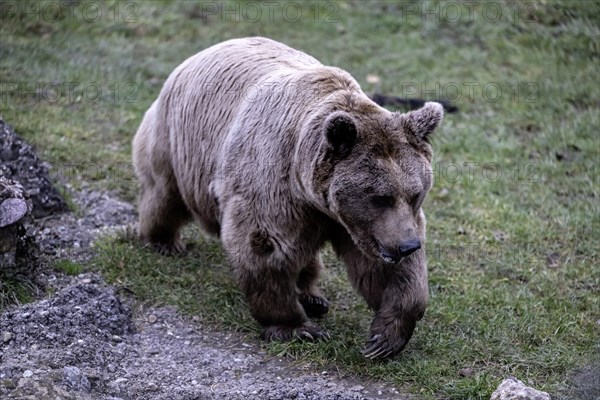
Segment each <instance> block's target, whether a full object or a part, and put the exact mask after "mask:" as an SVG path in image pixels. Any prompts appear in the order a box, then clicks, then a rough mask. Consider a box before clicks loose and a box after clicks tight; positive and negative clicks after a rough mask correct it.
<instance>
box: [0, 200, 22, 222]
mask: <svg viewBox="0 0 600 400" xmlns="http://www.w3.org/2000/svg"><path fill="white" fill-rule="evenodd" d="M26 213H27V202H26V201H25V200H23V199H6V200H4V201H3V202H2V203H0V228H4V227H6V226H8V225H12V224H14V223H16V222H19V221H20V220H21V218H23V217H24V216H25V214H26Z"/></svg>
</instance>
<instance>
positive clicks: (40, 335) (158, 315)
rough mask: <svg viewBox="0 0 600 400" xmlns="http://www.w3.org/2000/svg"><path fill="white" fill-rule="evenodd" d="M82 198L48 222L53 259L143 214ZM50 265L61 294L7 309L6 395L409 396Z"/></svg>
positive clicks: (0, 357) (1, 364) (46, 243)
mask: <svg viewBox="0 0 600 400" xmlns="http://www.w3.org/2000/svg"><path fill="white" fill-rule="evenodd" d="M74 201H75V203H76V204H77V205H78V206H79V207H80V209H81V211H82V213H81V214H82V215H83V217H82V218H76V217H75V216H74V215H73V214H63V215H61V216H59V217H53V218H49V219H46V220H45V221H43V227H41V228H40V230H39V235H38V239H39V242H40V244H41V247H42V250H43V252H44V253H45V254H47V255H48V256H49V257H60V258H65V257H68V258H70V259H75V260H81V259H85V258H87V257H89V255H90V254H91V251H90V244H91V243H93V240H94V238H95V237H96V236H97V235H98V234H101V233H104V232H107V231H110V230H111V229H115V228H120V227H123V226H125V225H127V224H131V223H133V222H134V220H135V210H134V208H133V207H132V206H131V205H130V204H128V203H125V202H122V201H119V200H117V199H115V198H114V197H111V196H110V195H109V194H106V193H98V192H94V191H90V190H83V191H80V192H78V193H76V194H75V195H74ZM66 249H69V250H68V251H67V250H66ZM45 273H46V276H45V277H44V279H45V281H46V282H47V283H48V285H50V286H52V287H53V288H54V289H56V294H55V295H53V296H51V297H49V298H46V299H42V300H40V301H37V302H35V303H32V304H28V305H25V306H21V307H17V308H12V309H9V310H7V311H6V312H4V314H3V315H1V316H0V346H1V347H0V397H1V398H3V399H4V398H6V399H36V400H42V399H104V400H118V399H203V400H204V399H223V400H225V399H227V400H235V399H244V400H249V399H261V400H262V399H273V400H275V399H278V400H279V399H326V400H327V399H407V398H409V397H407V396H401V395H400V394H398V391H397V390H396V389H395V388H393V387H390V386H384V385H380V384H368V383H365V382H358V381H355V380H351V379H348V378H342V377H341V376H339V375H338V374H336V373H335V372H333V371H316V370H314V369H310V368H308V367H304V368H302V367H299V366H294V365H292V364H291V363H290V362H289V361H288V360H281V359H276V358H271V357H269V356H267V354H265V353H264V351H261V348H260V346H259V345H258V342H257V341H256V339H254V338H250V339H249V338H245V339H244V338H243V337H241V336H238V335H234V334H228V333H223V332H213V331H210V330H208V329H206V328H203V327H202V325H201V324H199V323H198V322H196V321H192V320H189V319H186V318H184V317H182V316H181V315H180V314H179V313H178V312H177V310H176V309H174V308H161V309H151V310H141V309H139V306H138V305H137V304H136V303H135V301H133V300H131V298H130V297H129V296H127V294H126V293H118V291H117V289H116V288H114V287H112V286H110V285H107V284H106V283H105V282H104V281H103V279H102V277H101V276H99V275H96V274H82V275H79V276H77V277H66V276H64V275H61V274H57V273H55V272H51V271H46V272H45ZM132 310H137V311H136V312H132ZM244 340H245V341H246V342H244Z"/></svg>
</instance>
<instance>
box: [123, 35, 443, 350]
mask: <svg viewBox="0 0 600 400" xmlns="http://www.w3.org/2000/svg"><path fill="white" fill-rule="evenodd" d="M442 115H443V109H442V106H441V105H440V104H438V103H426V104H425V105H424V106H423V107H422V108H421V109H419V110H416V111H411V112H408V113H406V114H401V113H395V112H390V111H388V110H386V109H384V108H382V107H380V106H378V105H377V104H375V103H374V102H373V101H371V100H370V99H369V98H368V97H367V96H366V95H365V94H364V93H363V92H362V90H361V88H360V87H359V85H358V83H357V82H356V81H355V80H354V79H353V78H352V76H350V74H348V73H347V72H346V71H343V70H341V69H339V68H334V67H328V66H324V65H322V64H321V63H319V62H318V61H317V60H315V59H314V58H312V57H311V56H309V55H307V54H305V53H303V52H301V51H297V50H294V49H292V48H290V47H287V46H285V45H283V44H281V43H278V42H275V41H273V40H270V39H266V38H260V37H253V38H243V39H234V40H229V41H226V42H223V43H220V44H217V45H214V46H212V47H210V48H208V49H206V50H204V51H202V52H200V53H198V54H196V55H195V56H193V57H191V58H189V59H188V60H186V61H185V62H183V63H182V64H181V65H180V66H179V67H177V68H176V69H175V70H174V71H173V72H172V73H171V75H170V76H169V78H168V79H167V81H166V83H165V85H164V87H163V88H162V90H161V92H160V95H159V97H158V99H157V100H156V101H155V102H154V103H153V104H152V106H151V107H150V109H149V110H148V111H147V112H146V114H145V116H144V119H143V121H142V123H141V126H140V128H139V130H138V132H137V134H136V136H135V139H134V140H133V160H134V163H135V165H136V168H137V173H138V176H139V180H140V182H141V187H142V190H141V196H140V203H139V216H140V220H139V232H140V237H141V239H142V240H143V241H145V242H147V243H148V244H150V245H152V246H153V247H155V248H157V249H159V250H161V251H163V252H167V253H172V252H180V251H183V250H184V245H183V243H182V242H181V239H180V229H181V227H182V226H183V225H184V224H185V223H186V222H188V221H190V220H191V219H194V220H196V221H198V222H199V223H200V224H201V226H202V227H203V228H204V229H205V230H206V231H207V232H208V233H211V234H213V235H216V236H218V237H220V239H221V242H222V244H223V246H224V248H225V251H226V253H227V256H228V259H229V262H230V263H231V266H232V268H233V270H234V271H235V276H236V278H237V281H238V283H239V286H240V288H241V290H242V291H243V293H244V294H245V296H246V299H247V302H248V304H249V307H250V310H251V312H252V315H253V316H254V318H255V319H256V320H257V321H258V322H259V323H260V324H261V325H262V326H263V327H264V332H263V338H264V339H266V340H289V339H291V338H293V337H300V338H306V339H309V340H315V339H319V338H327V337H328V334H327V333H326V332H325V331H324V330H323V329H321V328H320V327H319V326H318V325H316V324H315V323H314V322H311V321H310V320H309V317H319V316H322V315H323V314H325V313H327V311H328V308H329V304H328V301H327V300H326V299H325V298H324V297H323V295H322V294H321V292H320V291H319V289H318V288H317V286H316V281H317V278H318V276H319V271H320V270H321V268H322V262H321V257H320V253H319V251H320V249H321V248H322V247H323V246H324V245H325V244H326V243H327V242H330V243H331V245H332V247H333V249H334V250H335V252H336V254H337V255H338V256H339V257H340V258H341V260H342V261H343V262H344V263H345V265H346V267H347V271H348V275H349V277H350V280H351V282H352V284H353V286H354V287H355V288H356V289H357V290H358V291H359V292H360V293H361V294H362V296H364V298H365V299H366V301H367V303H368V305H369V307H370V308H372V309H373V310H374V312H375V318H374V320H373V322H372V325H371V332H370V339H369V340H368V343H367V348H366V349H365V350H364V352H363V353H364V354H365V356H367V357H370V358H383V357H388V356H392V355H394V354H396V353H398V352H399V351H401V350H402V349H403V348H404V346H405V345H406V343H407V342H408V340H409V339H410V337H411V335H412V333H413V330H414V328H415V323H416V321H417V320H419V319H420V318H421V317H422V316H423V313H424V312H425V307H426V304H427V299H428V285H427V267H426V262H425V251H424V248H423V246H424V243H425V216H424V214H423V211H422V210H421V204H422V203H423V200H424V199H425V196H426V194H427V192H428V191H429V189H430V187H431V184H432V169H431V158H432V150H431V146H430V143H429V136H430V134H431V133H432V131H433V130H434V129H435V128H436V127H437V126H438V124H439V123H440V121H441V119H442Z"/></svg>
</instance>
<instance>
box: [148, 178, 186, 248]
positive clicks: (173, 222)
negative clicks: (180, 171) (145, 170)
mask: <svg viewBox="0 0 600 400" xmlns="http://www.w3.org/2000/svg"><path fill="white" fill-rule="evenodd" d="M173 186H174V185H169V184H163V185H160V184H157V183H153V184H150V183H149V182H147V181H146V182H144V181H142V193H141V195H140V201H139V208H138V210H139V221H140V224H139V233H140V238H141V240H142V241H143V242H145V243H146V244H148V245H150V246H151V247H152V248H154V249H155V250H157V251H158V252H159V253H161V254H166V255H172V254H178V253H182V252H184V251H185V244H184V243H183V241H182V240H181V237H180V232H179V231H180V229H181V227H182V226H183V225H184V224H185V223H186V222H188V221H189V219H190V213H189V211H188V209H187V207H186V206H185V204H184V203H183V200H182V199H181V196H180V194H179V191H178V190H177V189H176V188H173Z"/></svg>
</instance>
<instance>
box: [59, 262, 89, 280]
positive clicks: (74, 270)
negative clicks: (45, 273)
mask: <svg viewBox="0 0 600 400" xmlns="http://www.w3.org/2000/svg"><path fill="white" fill-rule="evenodd" d="M54 268H55V269H56V270H58V271H61V272H63V273H64V274H67V275H71V276H77V275H79V274H81V273H82V272H83V270H84V267H83V265H81V264H78V263H76V262H73V261H70V260H59V261H57V262H56V264H55V265H54Z"/></svg>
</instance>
